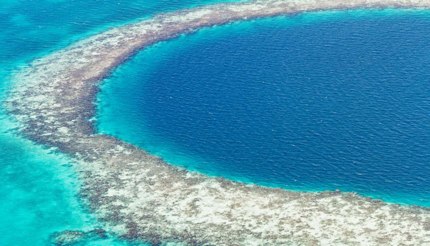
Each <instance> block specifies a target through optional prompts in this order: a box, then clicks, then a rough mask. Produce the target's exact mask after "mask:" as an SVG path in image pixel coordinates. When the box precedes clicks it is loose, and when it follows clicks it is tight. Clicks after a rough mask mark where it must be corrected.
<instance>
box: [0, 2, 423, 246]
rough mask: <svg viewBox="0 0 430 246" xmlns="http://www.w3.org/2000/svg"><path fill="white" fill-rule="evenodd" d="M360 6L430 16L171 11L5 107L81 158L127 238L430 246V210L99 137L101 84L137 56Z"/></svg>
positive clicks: (24, 88) (84, 172) (248, 8)
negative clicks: (209, 170) (216, 174)
mask: <svg viewBox="0 0 430 246" xmlns="http://www.w3.org/2000/svg"><path fill="white" fill-rule="evenodd" d="M352 8H372V9H375V8H430V1H417V0H411V1H395V0H352V1H348V2H345V1H339V0H325V1H312V0H304V1H284V0H266V1H263V0H259V1H251V2H244V3H227V4H217V5H208V6H204V7H199V8H194V9H189V10H183V11H177V12H172V13H166V14H162V15H158V16H155V17H154V18H152V19H149V20H144V21H141V22H137V23H134V24H129V25H125V26H121V27H116V28H112V29H110V30H108V31H106V32H103V33H100V34H97V35H95V36H92V37H89V38H87V39H84V40H82V41H79V42H77V43H75V44H73V45H71V46H69V47H67V48H65V49H63V50H60V51H57V52H54V53H52V54H51V55H48V56H46V57H43V58H40V59H38V60H36V61H34V62H32V63H31V64H30V65H29V66H28V67H26V68H23V69H22V70H21V71H19V72H17V73H16V75H15V77H14V81H15V84H14V85H13V88H12V89H11V91H10V92H9V96H8V98H7V100H6V101H5V105H6V107H7V108H8V110H9V112H10V114H12V115H13V116H14V117H15V118H16V120H17V121H18V122H19V123H20V125H21V129H19V130H20V131H21V132H22V133H23V134H24V135H25V136H26V137H28V138H30V139H31V140H33V141H35V142H37V143H40V144H44V145H46V146H49V147H55V148H57V149H58V150H59V151H61V152H64V153H66V154H68V155H69V156H71V157H72V158H73V159H74V160H75V166H76V169H77V170H79V171H80V173H79V176H80V179H81V180H82V183H83V184H82V188H81V195H82V197H83V198H84V199H85V201H86V202H87V203H88V205H89V207H90V208H91V209H92V211H93V212H94V213H95V214H96V216H97V218H99V219H100V220H101V221H103V222H105V225H106V226H107V227H109V228H111V230H113V231H114V232H115V233H116V234H118V235H119V236H122V237H124V238H126V239H130V240H149V241H151V242H152V243H154V244H157V243H165V242H182V243H185V244H189V245H430V211H429V210H428V209H425V208H419V207H403V206H399V205H394V204H389V203H384V202H381V201H378V200H372V199H369V198H364V197H361V196H358V195H356V194H352V193H342V192H319V193H305V192H290V191H287V190H282V189H271V188H264V187H259V186H255V185H245V184H242V183H238V182H233V181H228V180H225V179H221V178H210V177H207V176H204V175H201V174H198V173H194V172H189V171H186V170H183V169H179V168H177V167H173V166H171V165H168V164H166V163H164V162H163V161H161V160H160V159H158V158H156V157H153V156H151V155H148V154H147V153H146V152H145V151H144V150H142V149H139V148H137V147H134V146H132V145H130V144H127V143H124V142H122V141H121V140H118V139H115V138H113V137H110V136H106V135H101V134H97V132H96V131H95V130H94V126H93V123H92V121H91V118H92V117H93V116H94V114H95V106H94V101H95V97H96V94H97V92H98V86H99V82H100V81H101V79H103V78H104V77H106V76H108V75H109V72H111V71H112V69H114V68H115V67H116V66H118V65H120V64H121V63H122V62H123V61H124V60H125V59H127V58H129V57H131V56H132V55H133V54H135V53H136V52H137V51H139V50H141V49H143V48H145V47H147V46H149V45H152V44H154V43H156V42H159V41H163V40H167V39H170V38H174V37H177V36H178V35H181V34H184V33H190V32H193V31H195V30H197V29H199V28H203V27H210V26H213V25H221V24H226V23H229V22H233V21H242V20H246V19H255V18H262V17H271V16H278V15H291V14H297V13H301V12H306V11H322V10H342V9H352Z"/></svg>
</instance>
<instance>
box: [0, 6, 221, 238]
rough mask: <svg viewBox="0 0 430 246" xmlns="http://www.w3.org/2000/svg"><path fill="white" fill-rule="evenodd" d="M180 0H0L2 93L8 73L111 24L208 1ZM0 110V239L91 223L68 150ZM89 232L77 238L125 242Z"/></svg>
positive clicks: (90, 226)
mask: <svg viewBox="0 0 430 246" xmlns="http://www.w3.org/2000/svg"><path fill="white" fill-rule="evenodd" d="M213 2H216V1H211V0H203V1H201V0H181V1H170V0H169V1H167V0H162V1H144V0H137V1H136V0H126V1H109V0H103V1H88V0H79V1H67V0H64V1H62V0H58V1H51V0H39V1H19V0H3V1H1V3H0V25H1V26H2V31H1V32H0V93H1V98H2V99H3V98H4V92H5V91H6V88H8V86H9V85H10V84H9V82H10V81H9V75H10V74H11V73H13V71H15V70H16V69H17V68H18V67H20V66H21V65H23V64H25V63H27V62H29V61H30V60H32V59H34V58H35V57H39V56H43V55H44V54H47V53H51V52H52V51H55V50H57V49H61V48H62V47H65V46H67V45H68V44H70V43H72V42H73V41H76V40H78V39H81V38H83V37H85V36H88V35H90V34H92V33H97V32H99V31H100V30H104V29H106V28H108V27H109V26H112V25H119V24H122V23H124V22H128V21H130V20H135V19H136V18H146V17H150V16H151V15H153V14H155V13H159V12H164V11H171V10H176V9H180V8H186V7H192V6H195V5H199V4H206V3H213ZM13 129H14V124H13V123H12V122H11V121H10V119H9V118H8V116H7V115H6V114H5V112H4V111H3V109H0V195H1V197H2V199H1V201H2V202H1V204H0V245H17V246H18V245H35V246H36V245H49V244H50V237H51V236H52V234H53V233H55V232H59V231H63V230H91V229H94V228H97V223H96V222H95V221H94V218H93V217H92V216H91V215H90V214H89V213H88V212H87V211H86V208H85V207H82V204H81V203H80V201H79V199H78V198H77V188H78V185H79V182H78V180H77V179H76V176H75V175H74V172H73V170H72V168H71V165H70V164H69V161H68V160H67V158H66V157H64V156H62V155H61V154H58V153H52V151H50V150H49V149H44V148H43V147H41V146H37V145H35V144H34V143H32V142H30V141H28V140H25V139H23V138H22V137H20V136H18V135H17V134H16V133H14V131H13ZM128 244H129V243H127V242H125V241H121V240H117V239H115V238H111V237H110V236H109V238H107V239H99V238H97V237H93V238H91V239H89V240H87V241H85V242H83V245H128Z"/></svg>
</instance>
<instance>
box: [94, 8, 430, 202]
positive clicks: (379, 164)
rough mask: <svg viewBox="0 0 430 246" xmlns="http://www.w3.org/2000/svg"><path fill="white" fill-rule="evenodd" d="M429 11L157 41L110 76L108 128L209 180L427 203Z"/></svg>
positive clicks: (306, 20)
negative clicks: (158, 42) (225, 178)
mask: <svg viewBox="0 0 430 246" xmlns="http://www.w3.org/2000/svg"><path fill="white" fill-rule="evenodd" d="M429 14H430V13H429V12H427V11H398V10H386V11H349V12H330V13H328V12H327V13H320V14H305V15H299V16H295V17H290V18H285V17H282V18H271V19H266V20H257V21H252V22H243V23H237V24H232V25H228V26H224V27H215V28H209V29H205V30H202V31H199V32H198V33H197V34H193V35H189V36H184V37H181V38H178V39H176V40H174V41H168V42H164V43H161V44H158V45H155V46H153V47H151V48H149V49H147V50H145V51H143V52H141V53H140V54H139V55H138V56H137V57H135V58H134V59H132V60H131V61H129V62H128V63H126V64H124V65H123V66H121V67H120V68H119V69H118V70H117V71H116V72H115V73H114V75H113V76H112V77H111V78H109V79H108V80H107V81H106V83H105V84H104V86H103V88H102V93H101V95H100V97H99V129H100V131H101V132H104V133H108V134H111V135H114V136H117V137H119V138H121V139H124V140H126V141H128V142H131V143H134V144H137V145H139V146H141V147H142V148H144V149H146V150H148V151H149V152H151V153H153V154H155V155H158V156H160V157H162V158H164V159H165V160H166V161H168V162H170V163H173V164H175V165H179V166H183V167H186V168H188V169H191V170H196V171H199V172H203V173H206V174H208V175H214V176H222V177H227V178H231V179H235V180H240V181H245V182H252V183H258V184H263V185H268V186H276V187H284V188H288V189H296V190H307V191H314V190H335V189H339V190H343V191H354V192H358V193H360V194H364V195H368V196H372V197H376V198H382V199H384V200H386V201H391V202H397V203H404V204H414V205H423V206H429V205H430V189H429V187H430V179H429V177H430V145H429V144H428V143H429V142H430V83H429V82H430V49H429V48H430V39H428V37H429V35H430V15H429Z"/></svg>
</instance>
